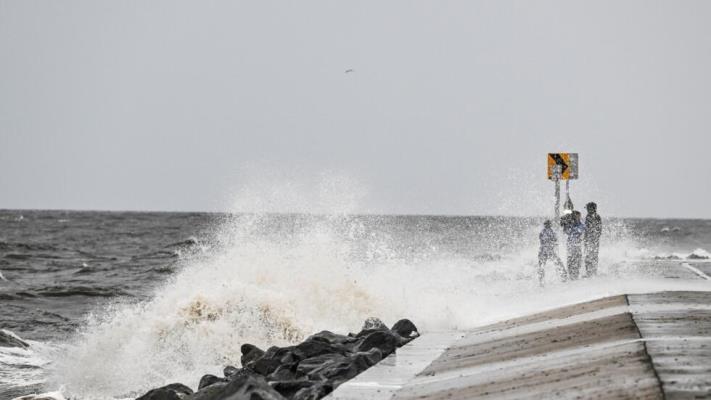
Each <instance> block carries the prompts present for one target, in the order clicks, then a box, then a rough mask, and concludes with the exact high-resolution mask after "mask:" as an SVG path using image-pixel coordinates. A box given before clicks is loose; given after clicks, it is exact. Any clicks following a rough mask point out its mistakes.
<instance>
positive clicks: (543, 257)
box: [538, 221, 568, 286]
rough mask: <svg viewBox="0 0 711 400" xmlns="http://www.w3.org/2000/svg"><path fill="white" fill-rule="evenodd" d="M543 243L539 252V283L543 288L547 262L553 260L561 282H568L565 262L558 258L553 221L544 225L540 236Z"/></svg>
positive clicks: (556, 238)
mask: <svg viewBox="0 0 711 400" xmlns="http://www.w3.org/2000/svg"><path fill="white" fill-rule="evenodd" d="M538 239H540V241H541V247H540V248H539V250H538V283H539V284H540V285H541V286H543V278H544V276H545V269H544V267H545V266H546V262H547V261H548V260H552V261H553V263H555V265H556V267H557V268H558V274H560V278H561V280H563V282H565V281H566V280H568V272H567V271H566V270H565V266H564V265H563V262H562V261H560V257H558V237H557V236H556V234H555V232H553V229H552V228H551V221H545V222H544V223H543V230H542V231H541V233H540V234H539V235H538Z"/></svg>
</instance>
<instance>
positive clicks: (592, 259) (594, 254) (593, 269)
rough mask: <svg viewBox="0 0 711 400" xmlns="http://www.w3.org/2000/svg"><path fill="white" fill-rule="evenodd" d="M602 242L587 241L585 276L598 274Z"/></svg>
mask: <svg viewBox="0 0 711 400" xmlns="http://www.w3.org/2000/svg"><path fill="white" fill-rule="evenodd" d="M599 253H600V242H599V241H597V240H590V241H587V240H586V241H585V276H593V275H595V274H597V262H598V254H599Z"/></svg>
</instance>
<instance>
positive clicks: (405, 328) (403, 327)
mask: <svg viewBox="0 0 711 400" xmlns="http://www.w3.org/2000/svg"><path fill="white" fill-rule="evenodd" d="M390 330H391V331H393V332H395V333H397V334H398V335H400V336H402V337H404V338H416V337H418V336H420V333H419V332H418V331H417V327H416V326H415V324H413V323H412V321H410V320H409V319H401V320H400V321H397V322H396V323H395V325H393V327H392V328H391V329H390Z"/></svg>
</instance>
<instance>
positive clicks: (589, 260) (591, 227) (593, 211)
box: [583, 202, 602, 277]
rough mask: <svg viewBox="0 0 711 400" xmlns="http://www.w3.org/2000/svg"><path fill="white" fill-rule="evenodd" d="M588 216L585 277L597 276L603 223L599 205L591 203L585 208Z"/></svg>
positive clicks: (586, 219)
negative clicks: (598, 208)
mask: <svg viewBox="0 0 711 400" xmlns="http://www.w3.org/2000/svg"><path fill="white" fill-rule="evenodd" d="M585 209H586V210H587V211H588V215H586V216H585V238H584V240H583V241H584V244H585V276H587V277H589V276H594V275H595V274H597V263H598V254H599V252H600V236H601V235H602V221H601V220H600V215H598V213H597V204H595V203H593V202H590V203H588V204H587V205H586V206H585Z"/></svg>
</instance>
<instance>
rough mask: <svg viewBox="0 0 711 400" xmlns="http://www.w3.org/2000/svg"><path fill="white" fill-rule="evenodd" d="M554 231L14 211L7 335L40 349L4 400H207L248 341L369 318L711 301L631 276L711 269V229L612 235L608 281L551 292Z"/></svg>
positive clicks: (623, 225)
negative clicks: (191, 399)
mask: <svg viewBox="0 0 711 400" xmlns="http://www.w3.org/2000/svg"><path fill="white" fill-rule="evenodd" d="M541 222H542V219H540V218H513V217H444V216H377V215H368V216H353V215H345V214H337V215H305V214H200V213H130V212H69V211H0V329H3V330H5V331H7V332H11V333H12V334H14V335H17V336H18V337H20V338H22V339H23V340H25V341H27V342H28V343H30V347H29V348H28V349H18V348H6V347H0V399H5V398H12V397H14V396H19V395H23V394H28V393H33V392H45V391H60V392H61V393H62V394H64V395H65V396H68V397H69V396H71V398H72V399H92V400H97V399H125V398H133V397H135V396H137V395H140V394H142V393H144V392H145V391H146V390H148V389H150V388H153V387H156V386H159V385H163V384H167V383H172V382H182V383H185V384H187V385H189V386H192V387H195V386H197V380H198V379H199V378H200V376H202V375H204V374H207V373H212V374H219V373H220V371H221V370H222V368H223V367H224V366H225V365H239V356H240V354H239V347H240V345H241V344H243V343H253V344H256V345H258V346H269V345H272V344H277V345H279V344H285V343H290V342H294V341H298V340H300V339H303V338H304V337H305V336H308V335H309V334H311V333H313V332H316V331H319V330H324V329H328V330H332V331H336V332H347V331H356V330H358V329H359V328H360V326H361V324H362V322H363V320H365V319H366V318H367V317H370V316H377V317H380V318H381V319H383V320H384V321H385V322H386V323H388V324H391V323H393V322H395V321H396V320H397V319H400V318H410V319H412V320H413V321H414V322H415V324H416V325H418V327H419V328H420V329H421V330H422V331H433V330H442V329H466V328H471V327H475V326H477V325H482V324H485V323H488V322H492V321H495V320H499V319H503V318H507V317H512V316H516V315H520V314H523V313H527V312H531V311H535V310H538V309H544V308H550V307H555V306H559V305H562V304H569V303H574V302H578V301H585V300H588V299H591V298H595V297H598V296H601V295H607V294H612V293H618V292H623V291H645V290H661V289H675V288H694V289H698V288H702V289H706V290H710V289H711V288H709V287H708V283H706V282H699V283H689V282H669V281H664V280H661V279H659V278H658V277H655V276H654V275H653V274H649V273H647V272H645V271H640V270H638V269H629V270H628V269H626V265H627V264H626V262H628V261H630V260H639V259H653V258H655V257H657V258H666V257H677V258H686V257H688V256H690V255H691V254H694V255H695V256H697V257H708V255H709V254H708V253H707V250H711V221H709V220H660V219H630V220H622V219H605V220H604V227H605V228H604V233H603V240H602V244H601V253H600V257H601V261H600V275H599V276H598V277H596V278H593V279H585V280H581V281H577V282H572V283H560V282H558V281H557V280H556V277H555V274H554V268H553V266H552V265H550V266H548V269H547V285H546V287H545V288H540V287H538V285H537V280H536V273H535V272H536V265H537V234H538V231H539V229H540V224H541ZM560 239H561V240H560V241H561V242H563V240H562V238H560ZM564 254H565V251H564V249H563V248H561V256H564ZM620 277H624V278H625V279H620ZM694 285H696V286H694ZM702 285H706V286H705V287H704V286H702ZM692 286H693V287H692Z"/></svg>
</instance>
